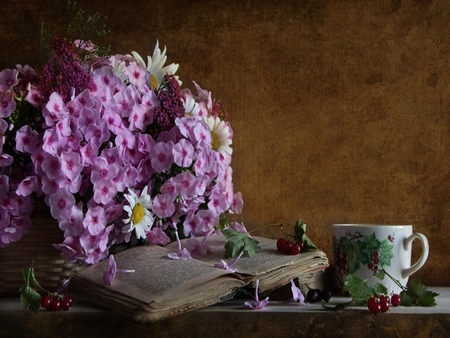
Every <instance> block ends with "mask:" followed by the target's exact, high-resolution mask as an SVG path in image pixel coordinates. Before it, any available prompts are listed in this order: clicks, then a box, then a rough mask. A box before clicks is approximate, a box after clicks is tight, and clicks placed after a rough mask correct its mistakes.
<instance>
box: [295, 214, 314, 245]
mask: <svg viewBox="0 0 450 338" xmlns="http://www.w3.org/2000/svg"><path fill="white" fill-rule="evenodd" d="M294 231H295V232H294V239H295V240H297V239H300V240H302V241H303V242H304V244H305V251H309V250H317V246H316V245H315V244H314V243H313V242H312V241H311V240H310V239H309V237H308V236H306V224H305V223H302V220H301V219H299V220H298V221H297V223H295V225H294Z"/></svg>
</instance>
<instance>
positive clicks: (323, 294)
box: [320, 288, 331, 303]
mask: <svg viewBox="0 0 450 338" xmlns="http://www.w3.org/2000/svg"><path fill="white" fill-rule="evenodd" d="M320 299H321V300H323V301H324V302H327V303H328V301H329V300H330V299H331V290H330V289H326V288H325V289H323V290H322V291H320Z"/></svg>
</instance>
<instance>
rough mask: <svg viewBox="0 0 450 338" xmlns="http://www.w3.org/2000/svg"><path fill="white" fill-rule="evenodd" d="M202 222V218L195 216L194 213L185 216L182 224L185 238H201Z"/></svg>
mask: <svg viewBox="0 0 450 338" xmlns="http://www.w3.org/2000/svg"><path fill="white" fill-rule="evenodd" d="M203 227H204V222H203V220H202V218H201V217H200V216H199V215H197V214H195V213H194V212H190V213H188V214H187V215H186V218H185V219H184V222H183V233H184V235H185V236H186V237H188V236H202V235H204V233H203Z"/></svg>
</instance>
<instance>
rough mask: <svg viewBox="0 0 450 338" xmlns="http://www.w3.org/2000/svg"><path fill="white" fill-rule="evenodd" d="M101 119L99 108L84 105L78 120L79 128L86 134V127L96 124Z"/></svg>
mask: <svg viewBox="0 0 450 338" xmlns="http://www.w3.org/2000/svg"><path fill="white" fill-rule="evenodd" d="M99 120H100V113H99V111H98V110H97V109H91V108H87V107H82V108H81V110H80V113H79V116H78V118H77V119H76V121H77V128H78V129H79V130H80V131H81V132H82V133H83V134H86V129H87V128H88V127H89V126H90V125H92V124H95V123H96V122H97V121H99Z"/></svg>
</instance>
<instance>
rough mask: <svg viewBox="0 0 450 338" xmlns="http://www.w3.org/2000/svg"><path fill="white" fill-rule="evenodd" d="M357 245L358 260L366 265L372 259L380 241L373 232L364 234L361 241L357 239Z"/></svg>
mask: <svg viewBox="0 0 450 338" xmlns="http://www.w3.org/2000/svg"><path fill="white" fill-rule="evenodd" d="M356 244H358V246H359V260H360V261H361V263H362V264H364V265H367V264H369V263H370V262H371V261H372V256H373V252H374V251H375V250H378V249H379V247H380V241H379V240H378V239H377V237H376V236H375V233H373V234H372V235H369V236H365V237H364V240H363V241H357V242H356Z"/></svg>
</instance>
